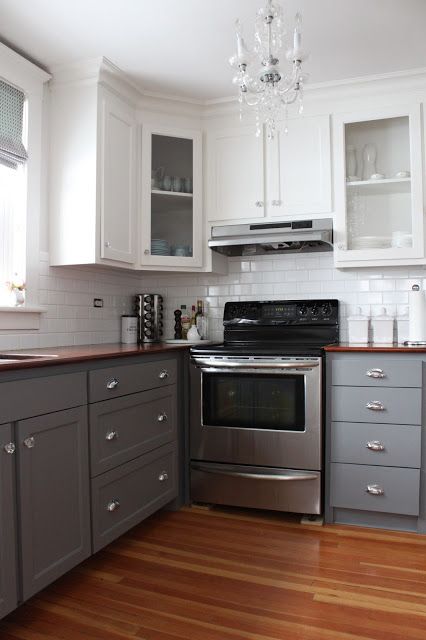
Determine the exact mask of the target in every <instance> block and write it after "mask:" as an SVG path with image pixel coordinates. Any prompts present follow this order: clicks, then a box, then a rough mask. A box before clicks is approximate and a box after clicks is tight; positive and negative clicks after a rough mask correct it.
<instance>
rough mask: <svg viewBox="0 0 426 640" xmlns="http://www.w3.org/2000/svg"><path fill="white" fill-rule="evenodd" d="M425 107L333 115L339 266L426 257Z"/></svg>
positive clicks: (398, 262)
mask: <svg viewBox="0 0 426 640" xmlns="http://www.w3.org/2000/svg"><path fill="white" fill-rule="evenodd" d="M420 113H421V110H420V105H419V104H415V105H410V106H408V107H407V108H390V109H386V108H382V109H380V110H370V111H365V112H362V113H353V114H349V115H339V116H336V117H334V145H335V147H334V157H335V194H336V217H335V229H334V239H335V264H336V266H338V267H345V266H348V267H349V266H382V265H390V264H392V265H398V264H414V263H416V262H421V261H422V260H424V257H425V243H424V221H423V188H422V146H421V145H422V142H421V141H422V127H421V117H420Z"/></svg>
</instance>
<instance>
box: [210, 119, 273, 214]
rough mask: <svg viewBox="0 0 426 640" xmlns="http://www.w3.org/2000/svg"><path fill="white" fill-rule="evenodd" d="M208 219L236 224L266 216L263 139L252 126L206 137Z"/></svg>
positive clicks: (238, 127) (218, 132)
mask: <svg viewBox="0 0 426 640" xmlns="http://www.w3.org/2000/svg"><path fill="white" fill-rule="evenodd" d="M207 150H208V178H209V179H208V184H207V189H208V219H209V220H210V221H224V222H228V221H229V222H231V221H232V222H238V221H241V220H247V219H253V218H259V217H262V216H263V215H264V213H265V186H264V163H263V138H262V137H256V135H255V129H254V127H253V126H237V127H235V128H233V129H227V130H223V131H215V132H212V133H210V134H209V135H208V137H207Z"/></svg>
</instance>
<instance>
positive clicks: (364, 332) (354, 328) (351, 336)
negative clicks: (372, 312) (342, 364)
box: [348, 307, 370, 344]
mask: <svg viewBox="0 0 426 640" xmlns="http://www.w3.org/2000/svg"><path fill="white" fill-rule="evenodd" d="M369 323H370V319H369V317H368V316H364V315H363V314H362V312H361V307H358V313H356V314H354V315H353V316H350V317H349V318H348V342H349V343H350V344H368V327H369Z"/></svg>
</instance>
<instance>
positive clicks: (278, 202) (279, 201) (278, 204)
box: [272, 200, 281, 207]
mask: <svg viewBox="0 0 426 640" xmlns="http://www.w3.org/2000/svg"><path fill="white" fill-rule="evenodd" d="M272 206H273V207H280V206H281V200H272Z"/></svg>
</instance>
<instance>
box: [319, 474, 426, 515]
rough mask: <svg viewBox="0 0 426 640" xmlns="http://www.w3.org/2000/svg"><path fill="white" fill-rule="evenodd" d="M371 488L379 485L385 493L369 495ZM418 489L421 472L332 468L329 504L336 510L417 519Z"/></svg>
mask: <svg viewBox="0 0 426 640" xmlns="http://www.w3.org/2000/svg"><path fill="white" fill-rule="evenodd" d="M369 485H378V487H380V488H382V489H383V490H384V494H383V495H372V494H370V493H367V491H366V489H367V486H369ZM419 488H420V470H419V469H397V468H395V467H372V466H371V465H356V464H339V463H334V464H332V465H331V485H330V503H331V506H333V507H341V508H345V509H362V510H366V511H381V512H384V513H399V514H403V515H410V516H416V515H418V514H419Z"/></svg>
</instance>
